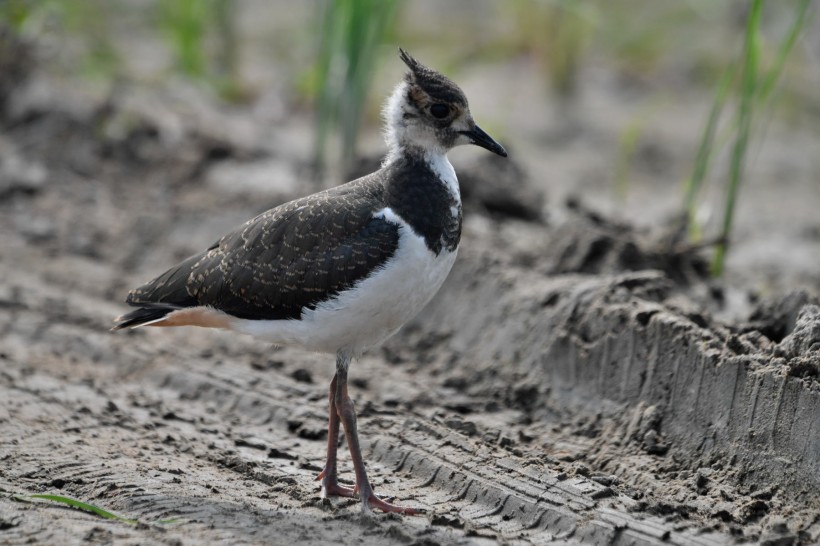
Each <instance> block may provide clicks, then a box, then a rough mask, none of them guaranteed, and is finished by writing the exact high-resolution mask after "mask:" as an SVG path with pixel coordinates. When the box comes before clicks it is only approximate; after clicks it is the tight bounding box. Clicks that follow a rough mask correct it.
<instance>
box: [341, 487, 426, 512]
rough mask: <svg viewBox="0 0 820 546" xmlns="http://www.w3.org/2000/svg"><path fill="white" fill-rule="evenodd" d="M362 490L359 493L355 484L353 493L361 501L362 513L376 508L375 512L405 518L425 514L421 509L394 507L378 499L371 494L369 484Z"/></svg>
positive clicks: (371, 490)
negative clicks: (403, 516)
mask: <svg viewBox="0 0 820 546" xmlns="http://www.w3.org/2000/svg"><path fill="white" fill-rule="evenodd" d="M362 489H363V491H360V490H359V486H358V484H357V485H356V488H355V490H354V491H355V492H356V493H358V495H359V498H360V499H361V501H362V511H363V512H368V511H369V510H370V509H371V508H376V509H377V510H381V511H382V512H385V513H389V514H403V515H405V516H421V515H423V514H424V513H425V511H424V510H423V509H421V508H409V507H407V506H396V505H395V504H390V503H389V502H387V501H386V500H383V499H380V498H379V497H378V496H376V494H375V493H374V492H373V488H372V487H371V486H370V484H369V483H366V484H365V487H363V488H362Z"/></svg>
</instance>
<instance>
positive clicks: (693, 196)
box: [683, 64, 735, 226]
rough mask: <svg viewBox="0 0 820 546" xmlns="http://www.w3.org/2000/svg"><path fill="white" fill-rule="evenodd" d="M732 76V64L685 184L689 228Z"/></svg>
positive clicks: (733, 70)
mask: <svg viewBox="0 0 820 546" xmlns="http://www.w3.org/2000/svg"><path fill="white" fill-rule="evenodd" d="M734 76H735V67H734V65H733V64H730V65H729V66H727V67H726V70H725V71H724V72H723V75H722V76H721V78H720V81H719V82H718V86H717V90H716V91H715V99H714V101H713V102H712V108H711V110H710V111H709V117H708V118H707V120H706V127H705V128H704V130H703V135H702V136H701V139H700V145H699V146H698V152H697V155H696V156H695V166H694V168H693V170H692V176H691V177H689V180H687V183H686V199H685V201H684V205H683V207H684V213H685V214H684V218H687V219H688V221H689V225H690V226H694V218H695V203H696V201H697V196H698V193H700V188H701V187H702V186H703V180H704V179H705V178H706V173H707V172H708V171H709V165H710V163H711V162H712V157H713V155H714V154H713V152H714V150H715V147H714V144H715V135H716V133H717V126H718V121H719V120H720V115H721V113H722V112H723V106H724V105H725V104H726V99H727V98H728V96H729V90H730V89H731V83H732V80H733V79H734Z"/></svg>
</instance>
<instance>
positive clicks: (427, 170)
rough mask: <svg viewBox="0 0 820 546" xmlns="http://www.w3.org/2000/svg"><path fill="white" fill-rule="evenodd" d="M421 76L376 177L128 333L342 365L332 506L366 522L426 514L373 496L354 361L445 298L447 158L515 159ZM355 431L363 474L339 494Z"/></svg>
mask: <svg viewBox="0 0 820 546" xmlns="http://www.w3.org/2000/svg"><path fill="white" fill-rule="evenodd" d="M399 54H400V57H401V60H402V61H404V63H405V64H406V65H407V67H408V68H409V71H408V72H407V73H406V75H405V76H404V79H403V81H402V82H401V83H399V85H398V86H397V87H396V89H395V91H394V92H393V94H392V95H391V96H390V98H389V100H388V101H387V103H386V106H385V108H384V118H385V122H386V140H387V144H388V147H389V151H388V153H387V156H386V158H385V160H384V162H383V164H382V166H381V168H380V169H379V170H378V171H376V172H374V173H372V174H369V175H367V176H364V177H362V178H359V179H357V180H354V181H352V182H349V183H347V184H344V185H341V186H337V187H335V188H332V189H328V190H325V191H322V192H319V193H315V194H313V195H309V196H307V197H303V198H301V199H296V200H295V201H291V202H289V203H285V204H283V205H280V206H278V207H276V208H274V209H271V210H269V211H267V212H264V213H262V214H260V215H259V216H257V217H256V218H253V219H252V220H250V221H248V222H247V223H245V224H244V225H242V226H241V227H239V228H238V229H237V230H235V231H233V232H231V233H229V234H227V235H225V236H224V237H222V238H221V239H219V240H218V241H217V242H215V243H214V244H213V245H211V246H210V247H209V248H208V249H207V250H205V251H204V252H202V253H199V254H196V255H194V256H191V257H190V258H188V259H187V260H185V261H183V262H182V263H180V264H178V265H176V266H174V267H172V268H171V269H169V270H168V271H166V272H165V273H163V274H162V275H160V276H159V277H157V278H156V279H154V280H152V281H151V282H149V283H147V284H144V285H142V286H140V287H139V288H136V289H134V290H132V291H131V292H130V293H129V294H128V297H127V299H126V302H127V303H128V304H129V305H132V306H134V307H137V309H136V310H135V311H132V312H130V313H128V314H126V315H123V316H121V317H119V318H117V319H116V321H117V324H116V326H114V330H120V329H123V328H136V327H139V326H204V327H208V328H223V329H227V330H232V331H235V332H241V333H243V334H250V335H253V336H256V337H258V338H261V339H263V340H267V341H269V342H273V343H275V344H282V345H294V346H298V347H303V348H305V349H308V350H311V351H319V352H326V353H332V354H335V355H336V375H335V376H334V378H333V380H332V381H331V383H330V394H329V402H330V404H329V405H330V408H329V409H330V418H329V424H328V444H327V461H326V463H325V467H324V470H322V472H321V474H320V475H319V479H321V480H322V488H323V493H324V494H325V495H340V496H344V497H356V496H358V497H359V498H360V499H361V502H362V509H363V510H365V511H367V510H368V509H369V508H371V507H372V508H378V509H380V510H382V511H384V512H398V513H402V514H419V513H422V510H419V509H415V508H407V507H401V506H396V505H393V504H390V503H388V502H386V501H384V500H382V499H380V498H379V497H377V496H376V494H375V493H374V492H373V489H372V487H371V485H370V482H369V480H368V478H367V473H366V472H365V466H364V461H363V459H362V454H361V449H360V447H359V439H358V435H357V432H356V413H355V410H354V408H353V402H352V401H351V400H350V397H349V396H348V392H347V372H348V367H349V364H350V362H351V360H352V359H353V358H356V357H358V356H359V355H360V354H361V353H362V352H363V351H365V350H366V349H368V348H370V347H373V346H375V345H377V344H379V343H381V342H382V341H384V340H385V339H387V338H389V337H390V336H391V335H393V334H395V333H396V331H397V330H398V329H399V328H401V326H402V325H403V324H404V323H406V322H407V321H408V320H410V319H411V318H413V317H414V316H415V315H416V314H417V313H418V312H419V311H420V310H421V309H422V307H424V306H425V304H427V303H428V302H429V301H430V299H431V298H432V297H433V296H434V295H435V294H436V292H438V290H439V288H440V287H441V285H442V283H443V282H444V279H445V278H446V277H447V274H448V273H449V272H450V268H451V267H452V266H453V262H454V261H455V259H456V252H457V251H458V245H459V240H460V238H461V197H460V193H459V186H458V180H457V179H456V173H455V171H454V170H453V166H452V165H451V164H450V162H449V161H448V160H447V155H446V154H447V152H448V151H449V150H450V149H451V148H453V147H454V146H459V145H462V144H475V145H477V146H481V147H482V148H486V149H487V150H489V151H491V152H493V153H496V154H498V155H501V156H504V157H506V155H507V152H506V151H505V150H504V148H503V147H501V145H499V144H498V143H497V142H496V141H494V140H493V139H492V138H491V137H490V136H489V135H488V134H487V133H485V132H484V131H483V130H482V129H481V128H480V127H479V126H478V125H476V123H475V121H473V117H472V115H471V114H470V110H469V107H468V105H467V97H465V96H464V93H463V92H462V91H461V89H459V87H458V86H457V85H456V84H455V83H453V82H452V81H451V80H450V79H448V78H447V77H445V76H443V75H442V74H440V73H438V72H436V71H435V70H432V69H430V68H427V67H426V66H424V65H422V64H421V63H420V62H418V61H417V60H415V59H414V58H413V57H411V56H410V55H408V54H407V53H406V52H405V51H404V50H402V49H399ZM340 423H341V425H343V426H344V433H345V437H346V438H347V444H348V446H349V448H350V455H351V457H352V459H353V466H354V469H355V474H356V483H355V486H354V487H352V488H351V487H346V486H343V485H341V484H339V482H338V479H337V470H336V447H337V444H338V436H339V425H340Z"/></svg>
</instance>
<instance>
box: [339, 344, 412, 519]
mask: <svg viewBox="0 0 820 546" xmlns="http://www.w3.org/2000/svg"><path fill="white" fill-rule="evenodd" d="M349 363H350V357H349V356H347V355H344V354H342V353H339V355H337V358H336V377H335V378H334V380H333V382H334V383H335V387H336V392H335V394H331V396H332V397H333V402H334V403H335V405H336V413H337V419H336V433H338V429H339V423H338V420H339V419H341V422H342V424H343V425H344V429H345V438H347V445H348V446H349V447H350V456H351V458H352V459H353V468H354V470H355V471H356V487H355V489H354V490H353V492H354V493H358V494H359V498H360V499H361V500H362V510H363V511H367V510H369V509H370V508H378V509H379V510H381V511H382V512H395V513H397V514H406V515H418V514H423V513H424V510H421V509H418V508H405V507H403V506H396V505H394V504H390V503H388V502H386V501H383V500H382V499H380V498H379V497H377V496H376V494H375V493H374V492H373V488H372V487H371V485H370V480H368V479H367V472H366V471H365V468H364V459H363V458H362V450H361V448H360V447H359V435H358V433H357V430H356V410H355V409H354V407H353V402H352V401H351V400H350V397H349V396H348V395H347V367H348V364H349ZM331 387H333V383H331ZM331 413H333V412H332V410H331ZM331 426H332V419H331ZM331 432H332V431H331ZM328 446H330V444H328ZM333 451H334V453H333V460H332V462H333V469H334V471H335V468H336V466H335V463H336V453H335V445H334V449H333ZM330 463H331V459H330V449H328V465H330ZM327 469H328V466H325V470H327ZM334 474H335V472H334ZM337 487H338V486H337ZM345 489H346V488H345Z"/></svg>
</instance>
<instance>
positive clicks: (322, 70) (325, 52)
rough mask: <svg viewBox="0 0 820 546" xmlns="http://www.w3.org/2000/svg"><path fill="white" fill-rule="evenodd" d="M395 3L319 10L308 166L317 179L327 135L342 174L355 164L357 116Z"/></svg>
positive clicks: (349, 0) (355, 0)
mask: <svg viewBox="0 0 820 546" xmlns="http://www.w3.org/2000/svg"><path fill="white" fill-rule="evenodd" d="M397 7H398V2H397V1H396V0H335V1H330V2H323V3H321V4H320V11H321V15H320V19H321V23H320V25H319V29H320V32H319V55H318V61H317V63H316V66H315V69H314V71H313V78H311V80H312V81H313V82H314V84H313V85H312V86H311V89H310V92H311V94H312V95H314V96H315V97H316V108H317V116H316V119H317V123H316V146H315V150H314V165H315V166H316V167H317V174H319V175H321V171H322V166H323V165H324V162H325V155H326V147H327V141H328V138H329V136H330V132H331V129H334V128H335V129H336V130H337V131H338V133H339V140H340V143H341V160H342V169H341V171H342V172H345V173H346V172H348V171H349V170H350V169H351V167H352V165H353V162H354V161H355V159H356V144H357V142H358V134H359V127H360V125H361V122H362V112H363V108H364V104H365V100H366V98H367V92H368V90H369V89H370V87H371V80H372V78H373V73H374V71H375V66H376V62H377V60H378V57H379V55H378V54H379V52H380V51H381V47H380V46H381V44H382V43H383V42H384V41H385V37H386V35H387V33H388V31H389V30H390V25H391V23H392V22H393V19H394V16H395V14H396V10H397Z"/></svg>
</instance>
